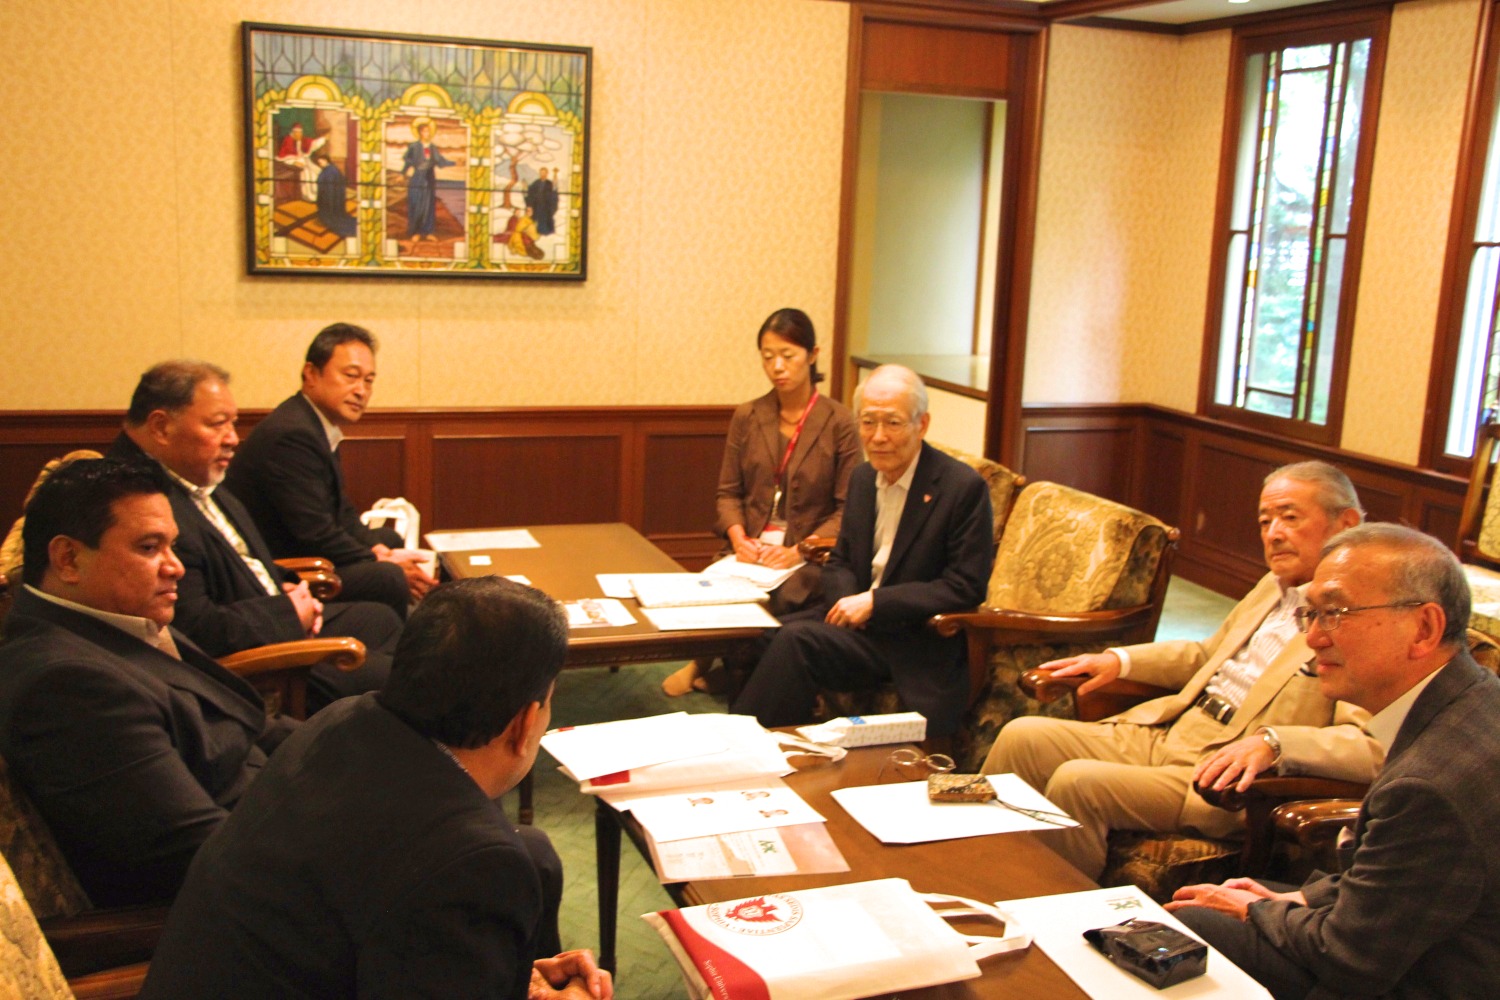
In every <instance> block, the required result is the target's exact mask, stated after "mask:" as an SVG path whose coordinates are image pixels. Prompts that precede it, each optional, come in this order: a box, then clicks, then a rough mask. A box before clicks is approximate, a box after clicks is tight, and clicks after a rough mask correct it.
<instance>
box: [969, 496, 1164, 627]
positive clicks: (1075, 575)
mask: <svg viewBox="0 0 1500 1000" xmlns="http://www.w3.org/2000/svg"><path fill="white" fill-rule="evenodd" d="M1176 535H1177V532H1176V529H1174V528H1170V527H1168V526H1167V525H1165V524H1163V523H1162V522H1161V521H1158V520H1157V519H1156V518H1154V517H1152V516H1151V515H1150V514H1143V513H1142V512H1140V511H1138V510H1135V509H1134V508H1131V507H1126V506H1125V505H1124V504H1119V503H1115V502H1114V501H1112V500H1105V499H1104V498H1103V497H1096V496H1094V495H1093V494H1091V493H1085V492H1083V491H1082V490H1076V489H1073V488H1072V487H1071V486H1063V485H1061V484H1059V483H1049V482H1036V483H1031V484H1030V485H1028V486H1027V487H1026V488H1025V489H1023V490H1022V491H1021V493H1020V495H1019V496H1018V497H1017V498H1016V503H1015V507H1014V509H1013V510H1012V511H1011V514H1010V518H1009V520H1007V521H1006V524H1005V533H1004V534H1003V535H1002V536H1001V538H1000V549H999V551H998V552H997V553H996V555H995V568H994V571H993V573H991V575H990V585H989V593H988V595H987V598H986V601H985V603H986V604H987V605H989V606H990V607H994V608H1003V609H1007V610H1015V611H1027V612H1031V613H1033V614H1049V613H1054V614H1055V613H1064V612H1079V611H1104V610H1111V609H1116V608H1129V607H1136V606H1139V605H1143V604H1149V603H1151V602H1152V601H1153V600H1154V599H1155V598H1156V596H1157V595H1156V594H1155V593H1154V591H1155V590H1156V585H1157V584H1159V583H1160V581H1159V579H1158V577H1159V576H1160V574H1159V573H1158V572H1157V571H1158V568H1159V566H1160V564H1161V557H1162V553H1163V552H1165V551H1166V550H1167V547H1168V546H1169V545H1170V544H1171V542H1172V541H1173V540H1174V539H1175V537H1176Z"/></svg>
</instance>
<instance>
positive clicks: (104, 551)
mask: <svg viewBox="0 0 1500 1000" xmlns="http://www.w3.org/2000/svg"><path fill="white" fill-rule="evenodd" d="M164 489H165V483H164V482H163V480H162V474H161V471H160V470H158V469H156V468H154V467H152V466H147V465H138V464H133V463H123V462H116V461H110V460H99V459H94V460H87V461H77V462H72V463H70V464H68V465H65V466H63V467H61V468H59V469H58V470H57V471H55V472H54V473H53V474H52V475H51V476H50V477H49V478H48V479H47V481H46V482H44V483H43V484H42V485H41V486H40V487H38V488H37V491H36V494H35V496H34V497H33V498H32V500H31V502H30V503H29V504H27V506H26V524H25V527H24V529H23V538H24V541H25V571H24V578H25V587H24V588H23V589H22V590H21V592H20V593H18V594H17V595H16V598H15V604H14V606H13V607H12V608H11V612H10V614H9V615H8V616H7V617H6V619H5V627H4V642H3V644H0V756H3V757H4V758H5V761H6V763H7V764H9V766H10V768H11V771H12V773H13V774H14V775H15V777H16V780H17V781H19V782H20V784H21V786H22V787H23V788H24V789H25V790H26V792H27V794H28V795H29V796H30V797H31V798H32V799H33V800H34V801H35V803H36V806H37V808H38V809H39V810H40V811H41V813H42V816H43V818H44V819H46V821H47V825H48V827H50V828H51V830H52V833H53V834H54V835H55V836H56V837H57V841H58V844H59V846H60V847H61V848H62V851H63V854H64V855H65V856H66V857H67V859H68V863H69V865H70V866H71V867H72V869H73V871H74V873H75V874H76V875H77V876H78V879H79V881H80V882H81V883H82V884H83V888H84V890H85V891H86V892H87V893H88V895H89V898H90V899H91V900H93V902H94V903H96V904H98V905H101V906H117V905H125V904H131V903H145V902H150V901H155V900H162V899H169V898H171V896H172V894H173V893H174V892H175V891H176V889H177V887H178V886H179V885H180V884H181V882H182V879H183V876H184V874H185V873H186V872H187V867H188V863H189V862H190V861H191V860H192V857H193V854H194V852H195V851H197V849H198V846H199V845H200V844H202V843H203V841H204V840H206V839H207V838H208V835H209V834H210V833H211V832H213V830H214V828H215V827H217V826H218V825H219V823H220V822H222V821H223V819H224V817H225V816H226V815H227V814H228V812H229V810H230V809H231V808H233V806H234V804H235V803H236V802H237V801H239V798H240V796H241V795H243V794H244V791H245V788H246V787H247V786H248V785H249V784H250V781H251V779H252V778H253V777H254V776H255V775H256V773H257V772H259V770H260V768H261V766H262V765H263V764H265V762H266V755H267V754H268V753H269V752H270V751H271V750H272V749H273V748H274V747H275V746H276V745H277V743H279V742H280V740H281V739H282V738H283V737H284V736H285V735H286V734H287V732H288V731H289V730H290V728H291V727H292V726H293V725H295V723H293V722H291V721H289V720H276V721H275V722H274V723H271V724H269V725H268V723H267V721H266V716H265V708H264V705H263V704H262V702H261V700H260V696H259V695H257V694H256V693H255V690H254V689H253V688H252V687H251V686H250V685H249V684H247V683H245V682H244V681H243V680H241V679H240V678H238V677H236V676H234V675H233V674H231V673H230V672H229V671H227V670H225V669H224V668H222V667H220V666H219V665H218V664H217V663H215V662H214V661H213V660H211V659H210V658H209V657H208V656H206V655H205V654H204V653H203V652H202V651H201V650H199V649H198V648H197V647H196V646H194V645H193V644H192V642H190V641H189V640H188V639H187V638H186V637H185V636H183V635H181V634H180V633H176V632H174V631H173V630H172V629H170V628H169V627H168V624H169V623H170V622H171V621H172V614H173V610H174V605H175V604H176V601H177V581H178V580H179V579H181V577H182V564H181V563H180V562H178V560H177V557H176V556H175V555H174V554H173V552H172V543H173V542H174V541H175V540H176V537H177V528H176V526H175V525H174V524H173V521H172V508H171V506H170V505H169V504H168V503H167V498H166V497H165V496H164V495H163V490H164Z"/></svg>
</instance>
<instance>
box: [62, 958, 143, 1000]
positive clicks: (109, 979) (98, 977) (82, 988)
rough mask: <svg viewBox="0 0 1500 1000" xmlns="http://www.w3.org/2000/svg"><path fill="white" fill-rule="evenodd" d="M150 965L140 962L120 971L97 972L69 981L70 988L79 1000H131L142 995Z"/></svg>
mask: <svg viewBox="0 0 1500 1000" xmlns="http://www.w3.org/2000/svg"><path fill="white" fill-rule="evenodd" d="M149 968H150V965H149V964H148V963H146V962H139V963H137V964H135V965H125V966H121V967H120V968H118V969H108V970H106V971H104V972H95V973H93V974H92V975H88V976H80V977H78V978H77V979H69V980H68V988H69V989H71V990H72V991H73V996H74V997H76V998H77V1000H131V998H132V997H136V996H139V995H140V992H141V987H142V986H144V985H145V984H146V970H147V969H149Z"/></svg>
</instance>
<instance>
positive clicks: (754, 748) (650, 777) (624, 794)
mask: <svg viewBox="0 0 1500 1000" xmlns="http://www.w3.org/2000/svg"><path fill="white" fill-rule="evenodd" d="M688 725H690V726H699V727H703V728H705V729H707V730H708V731H709V732H710V733H712V734H713V736H714V737H715V738H717V739H722V740H723V741H724V743H725V744H726V746H725V748H724V749H723V750H722V751H720V752H719V753H710V754H704V755H702V756H700V757H689V758H687V759H685V760H669V761H665V762H663V763H661V764H652V765H651V766H649V767H636V768H631V769H629V770H625V771H616V772H614V773H611V774H605V775H600V776H599V777H597V778H594V779H592V780H589V781H584V782H582V783H581V786H582V787H581V790H582V791H584V792H588V793H590V794H597V795H599V797H600V798H602V799H604V801H606V802H608V803H609V804H610V805H612V806H614V807H615V808H616V809H626V808H629V803H630V801H631V800H633V799H637V798H642V797H645V796H653V795H662V794H664V793H666V792H670V791H676V790H677V789H681V788H707V787H709V786H711V785H722V784H724V783H725V782H731V781H751V782H764V781H765V780H766V779H767V778H772V777H776V778H780V777H783V776H784V775H787V774H790V773H791V772H792V769H791V768H790V767H788V766H787V762H786V755H785V754H783V753H782V752H781V748H780V744H779V740H778V737H777V736H776V735H774V734H772V733H768V732H766V731H765V730H764V729H762V728H761V725H760V723H759V722H757V721H755V717H754V716H751V715H720V714H718V713H717V712H705V713H703V714H700V715H689V716H688ZM570 776H571V775H570Z"/></svg>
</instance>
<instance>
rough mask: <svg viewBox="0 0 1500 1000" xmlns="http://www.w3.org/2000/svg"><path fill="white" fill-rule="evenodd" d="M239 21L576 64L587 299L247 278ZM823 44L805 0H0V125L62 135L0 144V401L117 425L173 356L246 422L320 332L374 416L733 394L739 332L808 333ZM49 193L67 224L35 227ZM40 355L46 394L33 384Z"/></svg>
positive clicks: (821, 238) (839, 54) (814, 7)
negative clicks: (3, 181) (140, 381)
mask: <svg viewBox="0 0 1500 1000" xmlns="http://www.w3.org/2000/svg"><path fill="white" fill-rule="evenodd" d="M245 20H252V21H265V22H271V23H283V24H302V25H309V26H316V27H332V28H353V29H367V30H371V31H385V32H406V33H419V34H434V35H451V36H455V37H469V38H479V39H499V40H509V41H534V42H551V43H560V44H577V45H589V46H593V48H594V54H595V60H594V71H595V79H594V87H593V102H594V103H593V113H594V118H593V122H592V129H593V131H592V136H591V141H592V143H593V147H592V151H591V164H590V167H591V170H590V185H591V187H590V218H589V223H590V225H589V239H590V245H589V251H590V252H589V280H588V281H587V282H586V283H584V284H582V285H575V284H571V283H559V284H555V285H545V286H544V285H538V284H530V283H512V282H472V283H469V282H455V281H445V282H440V281H413V280H409V279H397V280H380V281H377V280H368V279H366V280H359V279H352V280H351V279H344V280H338V279H323V278H313V277H309V278H301V277H298V278H279V277H278V278H270V277H260V278H250V277H248V276H246V275H245V273H244V266H245V263H244V190H243V179H242V178H243V170H244V165H243V140H242V135H241V127H242V126H241V117H242V116H241V111H240V106H241V103H242V97H241V92H240V74H241V67H240V54H239V45H240V43H239V23H240V22H241V21H245ZM38 25H45V26H46V30H45V31H37V30H36V28H37V26H38ZM847 27H848V8H847V6H846V5H844V4H834V3H824V2H817V0H776V2H773V3H757V4H726V3H705V2H703V0H552V2H549V3H546V4H535V5H526V4H511V3H503V4H501V3H493V2H484V0H457V2H450V3H445V4H440V5H433V4H430V3H419V2H415V0H369V2H364V3H360V4H347V3H337V2H333V0H310V2H296V3H294V2H290V0H283V2H270V0H160V2H155V3H136V4H132V5H129V6H128V8H126V7H124V6H116V7H109V6H100V5H93V4H84V5H71V6H69V5H63V6H58V5H56V4H55V3H44V2H42V0H11V2H10V3H7V4H4V5H0V31H3V33H4V34H5V35H6V36H7V37H9V36H14V37H22V36H23V35H24V36H26V37H29V38H32V39H33V44H28V45H26V46H21V47H18V48H17V49H16V51H15V52H13V53H11V54H10V55H9V56H8V57H7V59H6V60H5V61H4V62H3V63H0V92H4V93H6V94H13V95H22V96H24V100H21V101H16V102H14V103H12V105H11V106H10V109H9V110H8V111H7V115H8V116H10V117H8V118H7V122H6V124H7V126H8V128H9V130H10V131H11V133H12V134H13V135H15V134H25V135H34V136H40V137H45V136H53V137H56V136H59V135H61V136H63V137H64V140H59V141H49V142H48V143H47V144H46V146H45V147H44V148H45V149H50V150H52V153H49V154H48V155H49V156H55V157H56V159H55V162H54V164H53V165H52V166H48V167H41V166H38V161H37V157H38V150H37V147H35V146H31V147H28V146H26V145H25V144H22V143H14V142H12V143H5V144H0V175H3V176H5V177H6V178H7V193H6V197H5V198H4V199H0V224H4V225H5V229H4V231H6V232H9V233H12V234H16V233H25V232H27V231H28V230H35V231H36V235H37V237H38V238H37V239H35V240H25V239H9V240H7V241H5V242H4V243H3V244H0V296H3V297H4V299H5V300H6V301H7V303H9V306H8V322H7V327H6V333H7V347H8V351H7V354H8V359H9V361H10V363H9V364H7V365H6V366H5V367H4V368H3V369H0V408H28V409H29V408H75V407H86V408H93V407H112V406H120V405H123V403H124V401H125V399H126V397H127V396H128V393H129V391H130V388H131V386H132V385H133V384H134V381H135V378H136V375H137V374H138V373H139V372H140V371H141V370H142V369H143V368H144V367H146V366H147V365H148V364H150V363H152V362H154V361H156V360H159V359H161V358H164V357H170V356H174V355H184V354H186V355H198V356H206V357H210V358H212V359H213V360H216V361H218V362H220V363H222V364H224V365H226V366H227V367H229V368H231V369H232V370H233V371H234V373H235V386H236V389H237V395H238V396H239V401H240V404H241V405H242V406H252V407H255V406H269V405H273V404H274V403H276V402H277V401H279V400H280V399H282V398H284V397H285V396H286V395H287V394H288V393H289V392H291V391H292V390H293V389H294V388H295V387H296V376H297V370H298V368H299V366H300V359H301V357H302V353H303V351H304V350H305V348H306V344H307V341H308V340H309V339H310V337H311V335H312V333H314V332H315V331H316V330H317V329H318V328H319V327H321V326H322V325H323V324H325V323H327V322H331V321H333V320H335V319H343V320H349V321H353V322H358V323H363V324H365V325H368V326H369V327H370V328H371V329H372V330H374V331H375V333H376V334H377V335H378V336H379V337H380V339H381V342H382V352H381V359H380V360H381V364H380V370H381V376H380V392H379V395H378V396H377V405H379V404H386V405H403V406H416V405H421V406H471V405H527V404H557V405H574V404H576V405H593V404H636V403H638V404H651V403H677V402H683V403H687V402H733V401H738V400H740V399H743V398H746V397H748V396H750V395H753V394H755V393H757V392H759V391H761V389H762V387H763V385H764V382H763V379H762V378H761V376H760V374H759V370H758V366H757V365H756V363H755V354H754V349H753V346H754V345H753V342H752V340H751V338H752V337H753V334H754V332H755V329H756V327H757V325H758V323H759V322H760V320H761V319H762V318H763V317H764V315H765V314H766V313H768V312H769V311H770V310H771V309H773V308H775V307H776V306H779V305H783V304H792V303H794V304H798V305H802V306H803V307H804V308H807V309H808V310H809V312H811V313H812V314H813V317H814V320H815V321H816V322H817V323H818V325H819V327H821V328H822V329H823V330H824V331H825V332H827V331H829V330H831V326H832V304H833V292H834V275H835V266H836V252H837V225H838V186H839V175H840V164H841V161H840V154H841V136H842V131H843V128H842V125H843V121H842V107H843V92H844V67H845V61H846V49H847ZM789 68H795V71H794V72H793V71H791V70H790V69H789ZM18 107H19V108H21V109H22V110H21V111H20V112H19V114H22V115H24V116H25V120H24V121H17V120H16V117H15V116H16V115H17V114H18V112H17V110H16V109H17V108H18ZM23 157H24V159H23ZM64 189H65V190H66V191H67V193H68V199H69V205H70V207H71V208H72V212H71V213H69V215H68V217H66V218H59V219H58V220H55V222H54V223H53V224H52V225H51V228H50V229H48V230H45V231H44V230H43V229H42V228H41V224H42V222H43V221H45V220H46V219H47V216H46V215H45V213H44V212H42V211H41V210H40V209H39V206H40V207H45V206H47V205H49V204H52V205H57V204H59V196H60V193H61V192H62V191H63V190H64ZM69 224H70V225H71V226H72V230H71V231H70V230H69V229H68V228H66V226H67V225H69ZM60 356H61V357H66V358H68V359H69V361H68V364H67V368H68V371H69V379H68V387H67V391H66V392H65V393H60V392H58V391H57V389H56V387H55V386H54V385H51V384H49V382H48V380H47V379H45V378H44V377H39V374H40V373H45V372H46V371H48V370H50V369H51V368H53V367H56V366H57V364H58V358H59V357H60Z"/></svg>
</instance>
